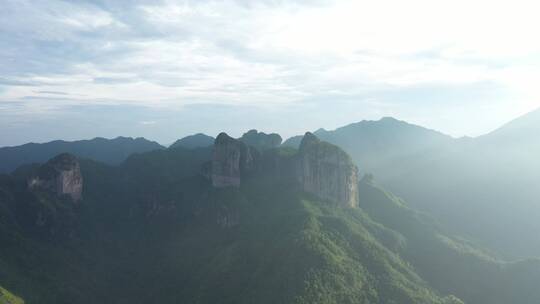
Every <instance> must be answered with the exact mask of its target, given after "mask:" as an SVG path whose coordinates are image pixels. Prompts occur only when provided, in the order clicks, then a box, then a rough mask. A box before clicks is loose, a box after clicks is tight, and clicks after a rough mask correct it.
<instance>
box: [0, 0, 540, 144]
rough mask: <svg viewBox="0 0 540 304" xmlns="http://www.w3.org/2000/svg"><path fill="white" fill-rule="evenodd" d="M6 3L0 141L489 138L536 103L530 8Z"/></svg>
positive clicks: (538, 24)
mask: <svg viewBox="0 0 540 304" xmlns="http://www.w3.org/2000/svg"><path fill="white" fill-rule="evenodd" d="M2 6H3V7H2V10H0V58H2V64H1V65H0V110H1V111H0V129H1V130H2V131H0V132H1V133H0V135H1V136H0V145H9V144H19V143H22V142H27V141H45V140H50V139H54V138H59V137H61V138H65V139H72V138H80V137H93V136H98V135H99V136H106V137H113V136H116V135H144V136H147V137H150V138H152V139H157V140H159V141H162V142H172V141H174V139H176V138H177V137H180V136H182V135H186V134H189V133H193V132H198V131H205V132H209V133H212V132H213V133H217V132H218V131H220V130H226V131H229V132H232V133H236V134H235V135H238V134H239V133H241V132H242V131H243V130H245V129H247V128H251V127H257V128H260V129H263V130H268V131H279V132H281V133H283V134H284V135H292V134H296V133H300V132H303V131H304V130H306V129H314V128H318V127H326V128H333V127H337V126H339V125H343V124H346V123H349V122H353V121H358V120H361V119H376V118H379V117H380V116H389V115H393V116H397V117H399V118H401V119H406V120H410V121H412V122H416V123H420V124H424V125H426V126H429V127H432V128H436V129H440V130H442V131H444V132H447V133H450V134H453V135H456V136H461V135H465V134H467V135H478V134H481V133H483V132H487V131H489V130H490V129H493V128H495V127H497V126H498V125H499V124H502V123H503V122H504V121H506V120H509V119H511V118H512V117H515V116H516V115H519V114H522V113H524V112H526V111H529V110H532V109H533V108H536V107H538V106H540V102H539V101H540V88H539V87H538V85H537V84H536V79H539V78H540V40H538V39H536V34H537V33H536V29H538V28H540V21H539V19H538V18H537V16H535V12H537V11H538V10H537V7H536V4H535V2H533V1H512V2H509V1H508V2H503V1H483V0H478V1H474V2H473V3H471V1H461V0H458V1H452V2H443V1H424V0H413V1H407V2H403V1H389V0H382V1H377V2H375V3H373V1H346V0H343V1H339V0H337V1H329V0H328V1H326V0H320V1H307V0H306V1H271V0H266V1H265V0H258V1H257V0H256V1H241V0H237V1H233V0H229V1H226V0H225V1H210V0H205V1H201V0H199V1H161V2H157V1H145V0H133V1H99V0H95V1H82V0H80V1H69V2H67V1H55V0H51V1H47V2H44V1H37V0H36V1H25V0H5V1H4V2H3V4H2ZM478 117H482V119H478ZM233 119H234V121H233ZM96 124H97V125H98V126H99V127H96ZM37 129H39V130H37Z"/></svg>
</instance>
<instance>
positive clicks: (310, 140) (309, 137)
mask: <svg viewBox="0 0 540 304" xmlns="http://www.w3.org/2000/svg"><path fill="white" fill-rule="evenodd" d="M320 141H321V140H320V139H319V138H318V137H317V136H316V135H315V134H313V133H311V132H306V134H304V137H303V138H302V141H301V142H300V151H303V150H305V149H307V147H309V146H311V145H314V144H317V143H319V142H320Z"/></svg>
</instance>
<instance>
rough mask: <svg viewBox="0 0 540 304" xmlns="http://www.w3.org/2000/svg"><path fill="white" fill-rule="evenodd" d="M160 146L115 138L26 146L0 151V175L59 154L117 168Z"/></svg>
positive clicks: (147, 142)
mask: <svg viewBox="0 0 540 304" xmlns="http://www.w3.org/2000/svg"><path fill="white" fill-rule="evenodd" d="M164 148H165V147H163V146H161V145H160V144H158V143H156V142H154V141H149V140H147V139H144V138H141V137H139V138H131V137H117V138H114V139H106V138H101V137H97V138H94V139H90V140H78V141H71V142H70V141H63V140H55V141H51V142H48V143H43V144H36V143H29V144H25V145H21V146H15V147H3V148H0V173H7V172H11V171H13V170H14V169H16V168H17V167H19V166H21V165H23V164H31V163H43V162H45V161H47V160H48V159H50V158H52V157H54V156H56V155H58V154H60V153H71V154H73V155H76V156H78V157H82V158H89V159H93V160H97V161H101V162H104V163H107V164H119V163H121V162H122V161H124V160H125V159H126V158H127V157H128V156H130V155H132V154H134V153H142V152H148V151H152V150H159V149H164Z"/></svg>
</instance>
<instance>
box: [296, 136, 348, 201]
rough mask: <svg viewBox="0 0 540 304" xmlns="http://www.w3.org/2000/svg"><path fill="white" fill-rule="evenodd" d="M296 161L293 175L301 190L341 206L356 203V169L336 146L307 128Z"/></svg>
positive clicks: (345, 154)
mask: <svg viewBox="0 0 540 304" xmlns="http://www.w3.org/2000/svg"><path fill="white" fill-rule="evenodd" d="M296 165H297V166H296V179H297V181H298V182H299V183H300V185H301V187H302V189H303V190H304V191H306V192H308V193H312V194H314V195H317V196H318V197H320V198H322V199H325V200H328V201H330V202H333V203H335V204H336V205H338V206H341V207H356V206H358V169H357V167H356V166H355V165H354V164H353V162H352V160H351V158H350V157H349V155H348V154H347V153H345V152H344V151H343V150H341V149H340V148H339V147H337V146H334V145H332V144H329V143H326V142H321V141H320V140H319V139H318V138H317V137H316V136H315V135H313V134H312V133H309V132H308V133H306V135H305V136H304V138H303V139H302V143H301V144H300V150H299V153H298V159H297V164H296Z"/></svg>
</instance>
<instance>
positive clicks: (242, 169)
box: [210, 133, 255, 188]
mask: <svg viewBox="0 0 540 304" xmlns="http://www.w3.org/2000/svg"><path fill="white" fill-rule="evenodd" d="M253 154H254V151H253V150H252V149H250V148H249V147H248V146H247V145H246V144H245V143H243V142H241V141H239V140H236V139H234V138H232V137H230V136H229V135H227V134H226V133H221V134H219V135H218V137H217V138H216V140H215V142H214V153H213V157H212V165H211V168H210V178H211V180H212V185H213V186H214V187H218V188H223V187H239V186H240V180H241V175H242V174H243V173H246V172H249V171H250V170H252V169H253V168H254V166H255V162H254V155H253Z"/></svg>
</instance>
